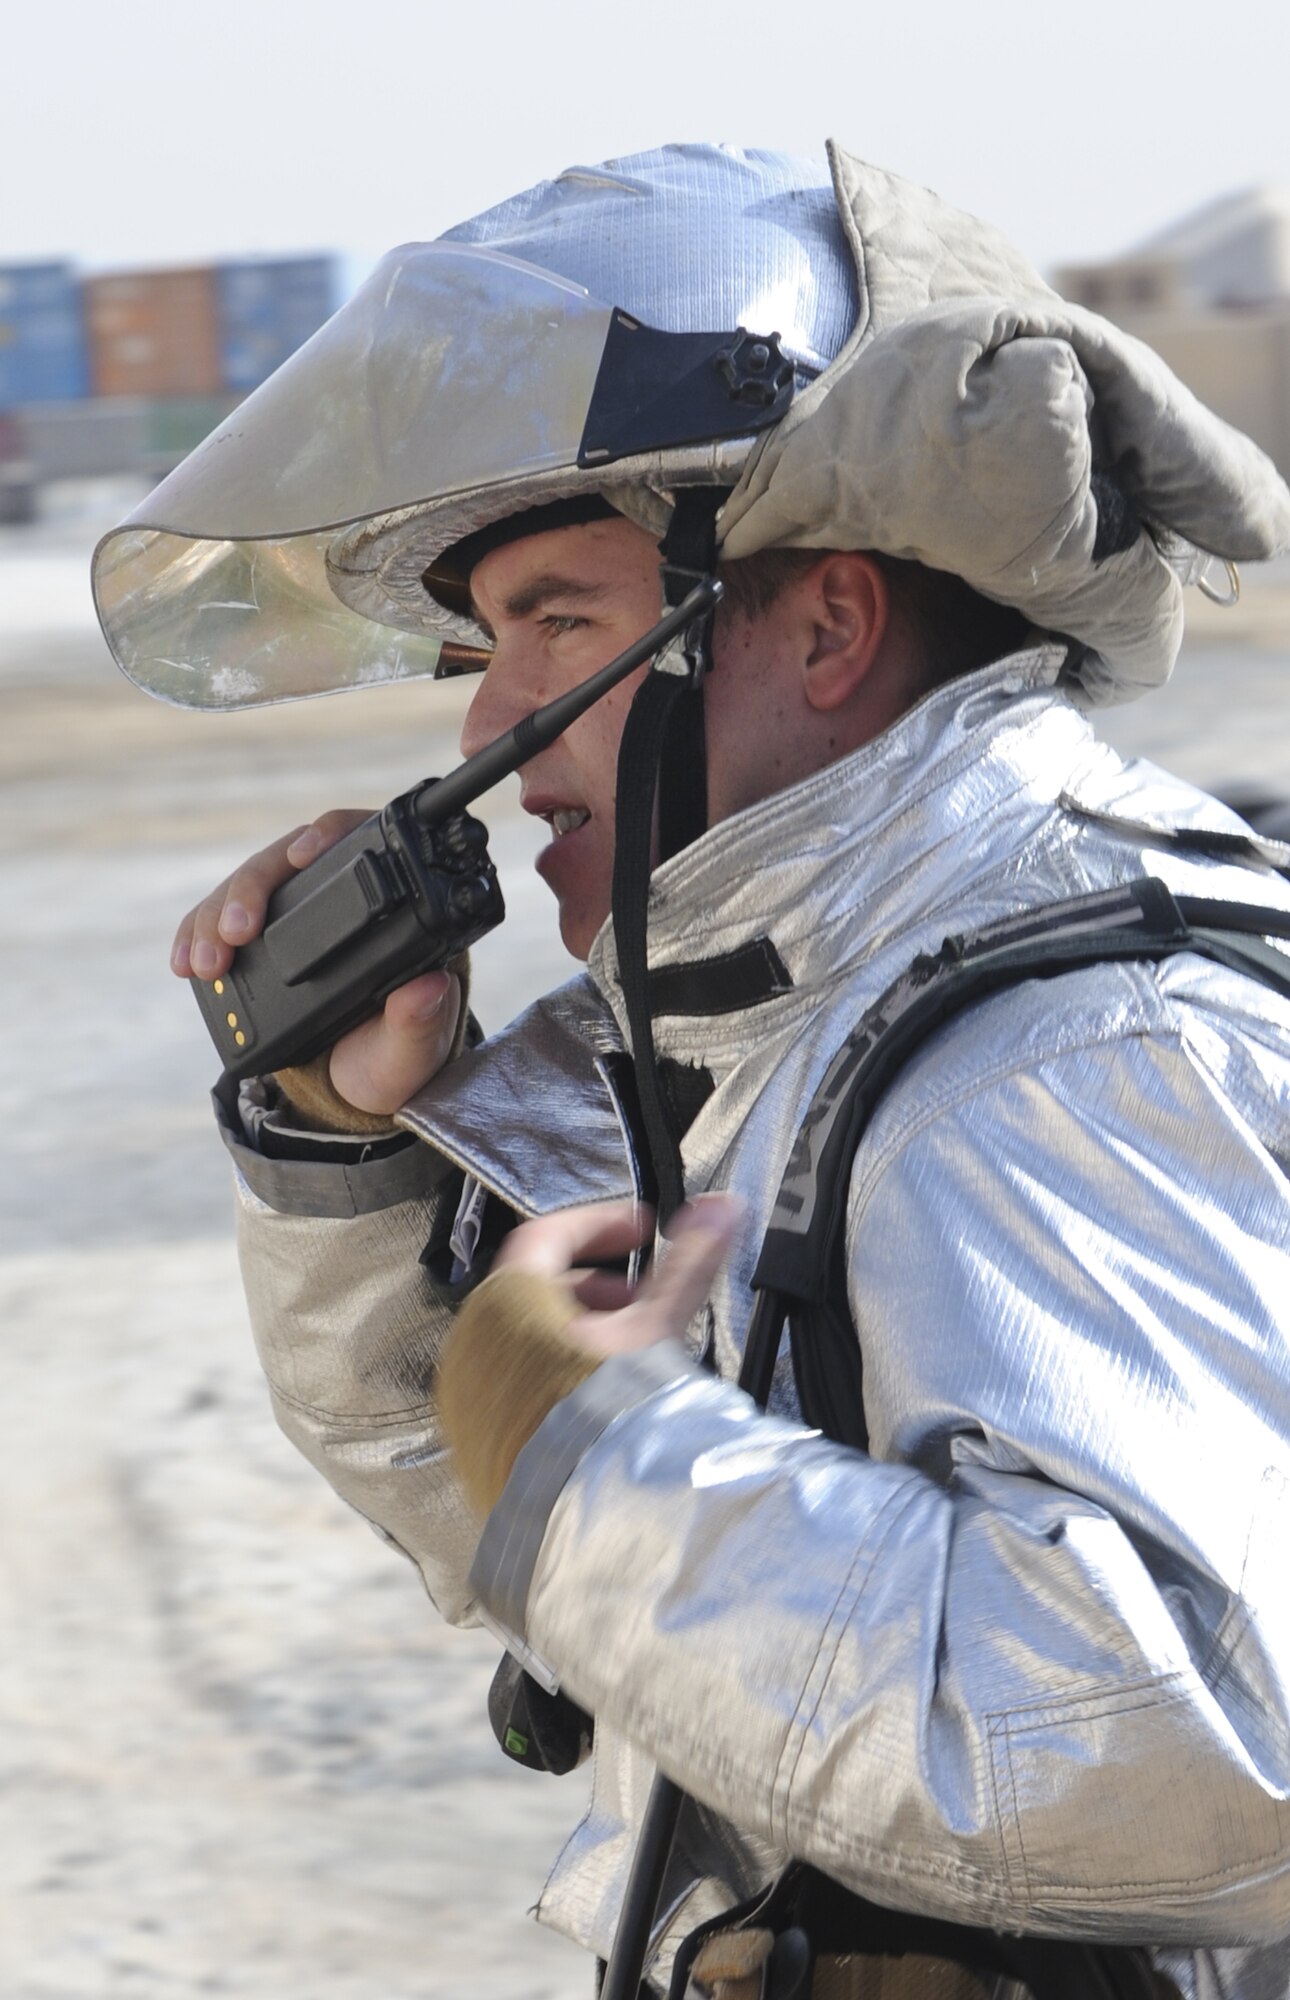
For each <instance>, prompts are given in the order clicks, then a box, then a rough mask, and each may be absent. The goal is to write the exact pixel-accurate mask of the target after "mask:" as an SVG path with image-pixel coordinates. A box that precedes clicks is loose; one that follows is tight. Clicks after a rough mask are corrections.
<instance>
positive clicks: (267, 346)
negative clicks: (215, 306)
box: [218, 257, 336, 393]
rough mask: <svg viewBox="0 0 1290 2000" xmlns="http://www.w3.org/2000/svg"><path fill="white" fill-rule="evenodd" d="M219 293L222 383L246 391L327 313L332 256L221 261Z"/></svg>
mask: <svg viewBox="0 0 1290 2000" xmlns="http://www.w3.org/2000/svg"><path fill="white" fill-rule="evenodd" d="M218 293H219V329H220V366H221V372H222V374H223V378H224V386H225V388H228V389H236V390H239V391H241V392H242V393H245V392H246V391H247V390H248V389H255V388H257V387H258V386H259V384H260V383H261V382H263V381H264V379H265V377H266V376H268V375H272V373H273V371H274V369H275V368H277V367H278V366H280V364H281V363H282V362H284V361H285V360H286V359H287V356H288V355H289V354H294V353H295V351H296V349H297V348H298V347H303V345H304V343H305V341H307V340H308V338H309V336H310V334H311V333H316V332H317V331H318V328H319V327H320V326H321V325H322V323H323V321H324V320H326V319H330V317H331V314H332V311H333V309H334V306H335V298H336V270H335V263H334V260H333V259H332V258H331V257H282V258H244V259H242V260H240V261H234V262H230V263H226V264H221V265H220V267H219V273H218Z"/></svg>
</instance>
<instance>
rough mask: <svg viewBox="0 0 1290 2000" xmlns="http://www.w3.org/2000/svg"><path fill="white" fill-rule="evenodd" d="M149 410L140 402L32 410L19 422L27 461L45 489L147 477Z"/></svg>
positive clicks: (126, 399)
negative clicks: (53, 482)
mask: <svg viewBox="0 0 1290 2000" xmlns="http://www.w3.org/2000/svg"><path fill="white" fill-rule="evenodd" d="M150 416H151V405H150V404H149V403H147V402H146V401H145V400H144V398H143V397H142V396H113V397H110V398H105V399H95V398H92V397H89V398H83V399H82V400H81V401H80V402H79V403H40V404H33V405H29V406H28V408H27V409H25V410H23V411H22V412H21V413H20V415H19V418H18V423H19V427H20V430H21V433H22V437H23V439H24V442H25V448H26V453H27V456H28V457H29V458H30V460H31V462H32V464H33V465H34V467H35V469H36V477H37V478H38V479H39V480H40V481H41V482H42V483H43V482H44V481H46V480H50V479H97V478H105V477H109V476H111V475H113V474H116V473H121V472H139V473H146V472H147V470H148V443H149V423H150Z"/></svg>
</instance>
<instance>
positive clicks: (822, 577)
mask: <svg viewBox="0 0 1290 2000" xmlns="http://www.w3.org/2000/svg"><path fill="white" fill-rule="evenodd" d="M803 581H804V583H805V584H806V585H807V586H808V588H809V590H810V616H811V621H812V632H811V641H810V646H809V651H808V654H807V657H806V660H805V663H804V665H805V672H804V683H803V684H804V688H805V693H806V699H807V701H808V703H809V704H810V706H811V707H812V708H814V709H817V710H819V711H820V712H821V713H825V712H827V711H829V710H831V709H836V708H841V707H842V706H843V705H844V704H845V703H846V702H848V701H850V699H851V697H852V696H853V695H854V694H855V693H856V692H857V690H858V689H859V688H860V687H861V685H862V684H863V683H864V681H865V680H866V679H867V678H868V676H869V674H870V673H871V672H872V669H873V666H874V663H875V661H876V660H877V658H878V656H879V654H880V652H881V651H882V645H883V641H884V639H885V638H886V636H887V628H888V622H889V617H890V611H891V599H890V593H889V591H888V588H887V579H886V576H885V575H884V573H883V570H882V568H881V565H880V564H879V563H877V562H875V560H874V558H873V557H872V556H870V555H863V554H860V553H858V552H856V551H854V550H840V551H839V552H838V553H837V554H834V555H829V556H825V557H823V558H822V559H821V560H820V561H819V562H818V563H817V564H816V565H815V566H814V568H813V569H811V570H810V571H809V572H808V574H807V576H806V578H804V579H803Z"/></svg>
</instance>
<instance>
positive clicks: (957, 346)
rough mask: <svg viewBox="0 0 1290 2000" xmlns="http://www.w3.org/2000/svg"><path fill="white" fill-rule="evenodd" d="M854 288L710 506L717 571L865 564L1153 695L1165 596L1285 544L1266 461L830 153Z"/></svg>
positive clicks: (985, 253)
mask: <svg viewBox="0 0 1290 2000" xmlns="http://www.w3.org/2000/svg"><path fill="white" fill-rule="evenodd" d="M829 157H830V163H831V166H832V168H833V175H834V183H835V186H836V189H837V196H838V208H839V213H840V214H841V216H842V219H843V223H844V225H845V227H846V231H847V237H848V241H849V242H850V245H851V248H852V251H853V254H854V256H855V259H856V264H857V268H858V270H859V271H860V273H861V274H862V279H863V283H862V288H861V289H862V309H861V313H860V317H859V318H858V320H857V323H856V326H855V329H854V332H853V333H852V336H851V339H850V340H849V341H848V343H847V345H846V347H845V349H844V350H843V351H842V353H841V354H839V356H838V358H837V359H836V361H835V362H834V363H833V366H832V367H831V368H830V369H829V370H828V372H827V373H826V374H825V375H824V376H822V377H821V379H820V381H819V382H818V383H816V384H815V385H814V386H813V387H812V388H810V389H808V390H807V391H806V392H805V393H804V394H803V395H802V396H801V397H799V398H798V400H797V401H796V402H795V404H794V406H793V408H792V409H791V410H790V411H789V413H788V415H787V416H786V418H785V420H784V422H783V423H782V424H780V425H779V426H778V428H777V429H776V431H775V432H774V434H773V435H772V436H771V438H770V439H769V440H768V441H767V442H766V443H765V445H764V446H763V448H762V449H761V450H760V452H758V453H757V454H756V455H755V456H754V457H753V459H752V461H751V463H750V464H749V466H748V468H747V471H746V472H745V474H744V477H743V479H742V481H741V483H740V485H739V487H738V489H737V490H736V492H735V493H734V494H733V495H732V496H731V499H730V501H729V502H728V504H727V505H726V507H725V508H724V509H723V512H722V517H721V534H722V540H723V553H724V554H725V555H726V556H728V557H737V556H745V555H751V554H753V553H755V552H756V551H757V550H759V549H765V548H772V547H797V548H871V549H882V550H884V551H885V552H886V553H887V554H889V555H894V556H904V557H909V558H912V559H914V560H917V561H919V562H923V563H927V564H930V565H931V566H932V567H933V568H935V569H942V570H949V571H951V572H952V573H953V574H954V575H956V576H961V577H963V578H964V579H965V581H966V582H968V583H970V584H971V585H972V586H973V587H974V588H975V589H977V590H979V591H981V592H982V593H983V594H984V595H985V596H987V597H990V598H994V599H996V600H997V601H998V602H1000V603H1003V604H1010V605H1013V606H1015V607H1016V609H1018V610H1019V611H1023V612H1024V613H1025V614H1026V616H1027V617H1028V618H1029V619H1030V620H1031V622H1032V623H1033V624H1035V625H1036V626H1039V627H1041V628H1042V629H1044V630H1046V631H1049V632H1054V633H1059V634H1062V635H1065V636H1067V637H1071V638H1074V639H1076V640H1078V641H1080V642H1081V644H1082V645H1083V647H1084V648H1085V649H1086V650H1085V653H1084V656H1083V658H1082V660H1081V662H1080V663H1079V666H1078V669H1077V673H1078V679H1079V681H1080V682H1081V684H1082V686H1083V689H1084V692H1085V694H1086V696H1087V697H1088V699H1089V700H1090V701H1091V702H1093V703H1107V702H1113V701H1125V700H1129V699H1131V698H1132V697H1133V696H1135V695H1137V694H1141V693H1143V692H1145V691H1146V690H1147V689H1148V688H1151V687H1154V686H1157V685H1159V684H1160V683H1161V682H1162V681H1164V680H1166V679H1167V678H1168V675H1169V673H1170V670H1171V669H1172V667H1173V663H1174V660H1175V659H1176V657H1177V654H1178V648H1179V645H1180V644H1181V640H1182V625H1183V606H1182V589H1183V585H1184V584H1185V583H1188V582H1192V581H1195V580H1196V579H1197V577H1198V576H1199V575H1200V574H1202V573H1203V572H1204V570H1205V569H1206V567H1207V566H1208V563H1209V559H1210V558H1211V557H1218V558H1220V559H1223V560H1226V561H1233V562H1236V561H1240V562H1249V561H1259V560H1263V559H1266V558H1267V557H1270V556H1273V555H1275V554H1277V553H1278V552H1279V551H1280V550H1283V549H1284V548H1286V546H1287V545H1288V544H1290V491H1288V490H1287V488H1286V484H1285V482H1284V480H1283V479H1282V478H1281V476H1280V475H1279V473H1278V472H1277V470H1276V467H1275V466H1274V465H1273V464H1272V462H1271V460H1270V459H1269V458H1267V457H1266V456H1265V454H1264V453H1263V452H1261V451H1260V450H1259V449H1258V447H1257V446H1256V445H1254V444H1253V443H1252V442H1251V441H1250V439H1249V438H1247V437H1245V436H1243V435H1242V434H1241V433H1240V432H1239V431H1236V430H1233V429H1232V428H1231V426H1230V425H1228V424H1225V423H1223V422H1222V421H1221V419H1220V418H1218V417H1216V416H1215V415H1214V414H1213V412H1212V411H1210V410H1208V409H1206V408H1205V407H1204V405H1203V404H1201V403H1200V402H1198V401H1197V399H1196V398H1195V397H1194V396H1193V395H1192V394H1191V392H1190V390H1188V389H1186V388H1184V386H1183V384H1182V383H1181V382H1180V381H1179V380H1178V379H1177V377H1176V376H1175V375H1173V374H1172V373H1171V372H1170V370H1169V369H1168V368H1167V367H1166V366H1165V364H1164V362H1163V361H1161V359H1160V358H1159V356H1158V355H1157V354H1155V353H1154V352H1153V351H1152V350H1151V349H1150V348H1149V347H1147V346H1145V345H1144V344H1143V343H1142V342H1141V341H1139V340H1134V339H1133V338H1132V337H1131V336H1130V335H1128V334H1126V333H1122V332H1121V331H1120V329H1119V328H1118V327H1115V326H1113V325H1111V324H1110V322H1109V321H1107V320H1104V319H1101V318H1099V317H1098V315H1097V314H1095V313H1090V312H1086V311H1083V310H1082V309H1081V308H1079V307H1077V306H1070V305H1067V304H1066V303H1065V301H1064V300H1062V299H1061V298H1059V297H1058V295H1057V294H1056V293H1055V292H1054V291H1052V290H1051V289H1050V287H1049V286H1047V285H1046V284H1045V283H1044V282H1043V280H1042V279H1041V278H1040V277H1039V275H1038V273H1037V272H1035V271H1033V270H1031V269H1030V267H1029V266H1028V265H1027V264H1026V263H1025V262H1024V260H1023V259H1022V258H1021V257H1019V256H1018V255H1017V253H1016V252H1015V251H1014V250H1012V249H1011V248H1010V247H1009V246H1008V244H1007V243H1005V242H1004V240H1003V239H1002V238H1001V237H1000V236H999V235H998V234H997V233H996V232H995V231H994V230H992V229H990V228H989V227H987V225H986V224H984V223H981V222H978V221H976V220H975V218H974V217H971V216H967V215H963V214H960V213H959V212H958V211H956V210H954V209H951V208H949V207H947V205H946V204H945V203H943V202H941V201H940V200H939V199H938V198H937V197H936V196H935V195H933V194H930V193H928V192H927V191H926V190H925V189H921V188H916V187H912V186H911V185H910V184H909V183H908V182H907V181H901V180H898V179H896V178H895V176H893V175H891V174H885V173H883V172H881V171H880V170H879V169H878V168H875V167H870V166H866V165H865V164H864V163H863V162H862V161H860V160H855V159H852V158H851V157H850V156H849V155H848V154H846V153H844V152H843V151H842V150H841V149H840V148H839V147H836V146H830V148H829Z"/></svg>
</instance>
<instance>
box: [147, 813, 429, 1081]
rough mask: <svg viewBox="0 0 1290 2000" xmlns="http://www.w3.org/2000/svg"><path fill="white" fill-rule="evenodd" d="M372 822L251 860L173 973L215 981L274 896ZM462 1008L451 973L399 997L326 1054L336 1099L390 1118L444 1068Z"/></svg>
mask: <svg viewBox="0 0 1290 2000" xmlns="http://www.w3.org/2000/svg"><path fill="white" fill-rule="evenodd" d="M369 817H370V815H369V814H368V813H365V812H358V811H353V810H341V811H336V812H328V813H324V814H323V815H322V816H321V818H319V819H316V820H315V821H313V823H312V824H311V825H309V826H298V827H296V828H295V830H294V831H293V832H291V833H288V834H284V835H283V837H282V839H281V840H275V841H273V842H272V843H271V845H270V846H268V847H265V848H262V849H261V850H260V852H259V853H258V854H253V855H252V856H251V857H250V859H249V860H247V861H244V862H243V863H242V864H241V866H240V867H238V868H235V869H234V870H233V873H232V874H231V875H229V876H228V877H227V878H226V879H225V880H224V881H223V882H221V883H219V884H218V885H217V887H215V888H214V889H212V890H211V892H210V894H209V896H205V897H203V899H202V901H201V902H200V903H198V905H197V907H196V908H195V909H193V910H190V911H189V912H188V915H187V916H186V917H185V918H184V920H183V922H182V923H181V924H180V926H179V929H178V931H177V932H176V934H175V941H174V944H173V946H172V947H171V953H170V969H171V971H172V972H174V973H175V974H176V975H177V976H178V977H179V978H180V979H190V978H195V979H218V978H220V976H221V975H222V974H223V973H225V972H227V971H228V969H229V967H230V965H231V964H232V962H233V954H234V952H235V950H236V949H237V947H238V946H239V945H243V944H248V943H249V942H250V940H251V939H252V938H255V937H258V936H259V935H260V932H261V931H262V930H263V928H264V917H265V911H266V909H267V907H268V902H269V898H270V897H271V896H272V894H273V892H274V890H275V889H277V888H280V887H281V885H282V883H284V882H287V881H290V879H291V877H292V876H293V875H296V874H298V873H299V871H300V869H302V868H306V867H308V865H309V863H310V862H311V861H316V860H317V859H318V856H319V855H320V854H325V853H326V852H327V849H328V848H329V847H334V846H335V844H336V842H337V841H338V840H340V839H341V838H342V837H343V836H344V835H345V834H347V833H350V832H352V831H353V829H354V828H355V827H356V826H358V825H360V824H361V823H362V821H363V820H365V819H367V818H369ZM460 1008H461V987H460V983H459V982H458V981H457V980H456V979H455V978H454V977H453V976H452V974H451V973H448V972H425V973H422V974H421V975H420V976H419V977H418V978H416V979H412V980H409V981H408V983H407V985H406V986H400V987H398V988H396V990H395V991H394V992H393V993H391V994H390V996H389V998H388V1000H387V1001H386V1003H385V1007H384V1010H383V1011H382V1012H381V1013H379V1014H376V1015H374V1016H373V1018H372V1019H371V1020H370V1021H364V1022H362V1023H361V1024H360V1025H359V1026H358V1027H357V1028H354V1029H352V1030H351V1031H350V1033H349V1034H347V1035H344V1036H342V1038H341V1039H340V1041H338V1042H337V1044H336V1046H335V1048H334V1049H333V1050H332V1052H331V1069H330V1073H331V1081H332V1085H333V1087H334V1089H335V1090H336V1091H338V1092H339V1094H340V1096H341V1097H343V1098H344V1100H345V1102H346V1103H347V1104H353V1105H355V1106H357V1108H358V1109H359V1110H360V1111H370V1112H373V1113H375V1114H377V1115H380V1116H386V1117H388V1116H390V1115H391V1114H392V1113H393V1112H395V1111H397V1110H399V1108H400V1107H401V1106H402V1105H404V1104H406V1103H407V1101H408V1099H409V1098H410V1097H413V1096H415V1094H416V1092H417V1091H418V1090H420V1089H421V1088H422V1086H423V1085H424V1084H426V1083H428V1082H429V1081H430V1079H431V1077H432V1076H435V1075H437V1073H438V1071H439V1070H440V1069H442V1067H443V1065H444V1063H445V1062H446V1061H447V1060H448V1057H449V1055H450V1054H451V1052H452V1048H453V1045H454V1039H455V1036H456V1030H457V1016H458V1013H459V1012H460Z"/></svg>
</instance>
